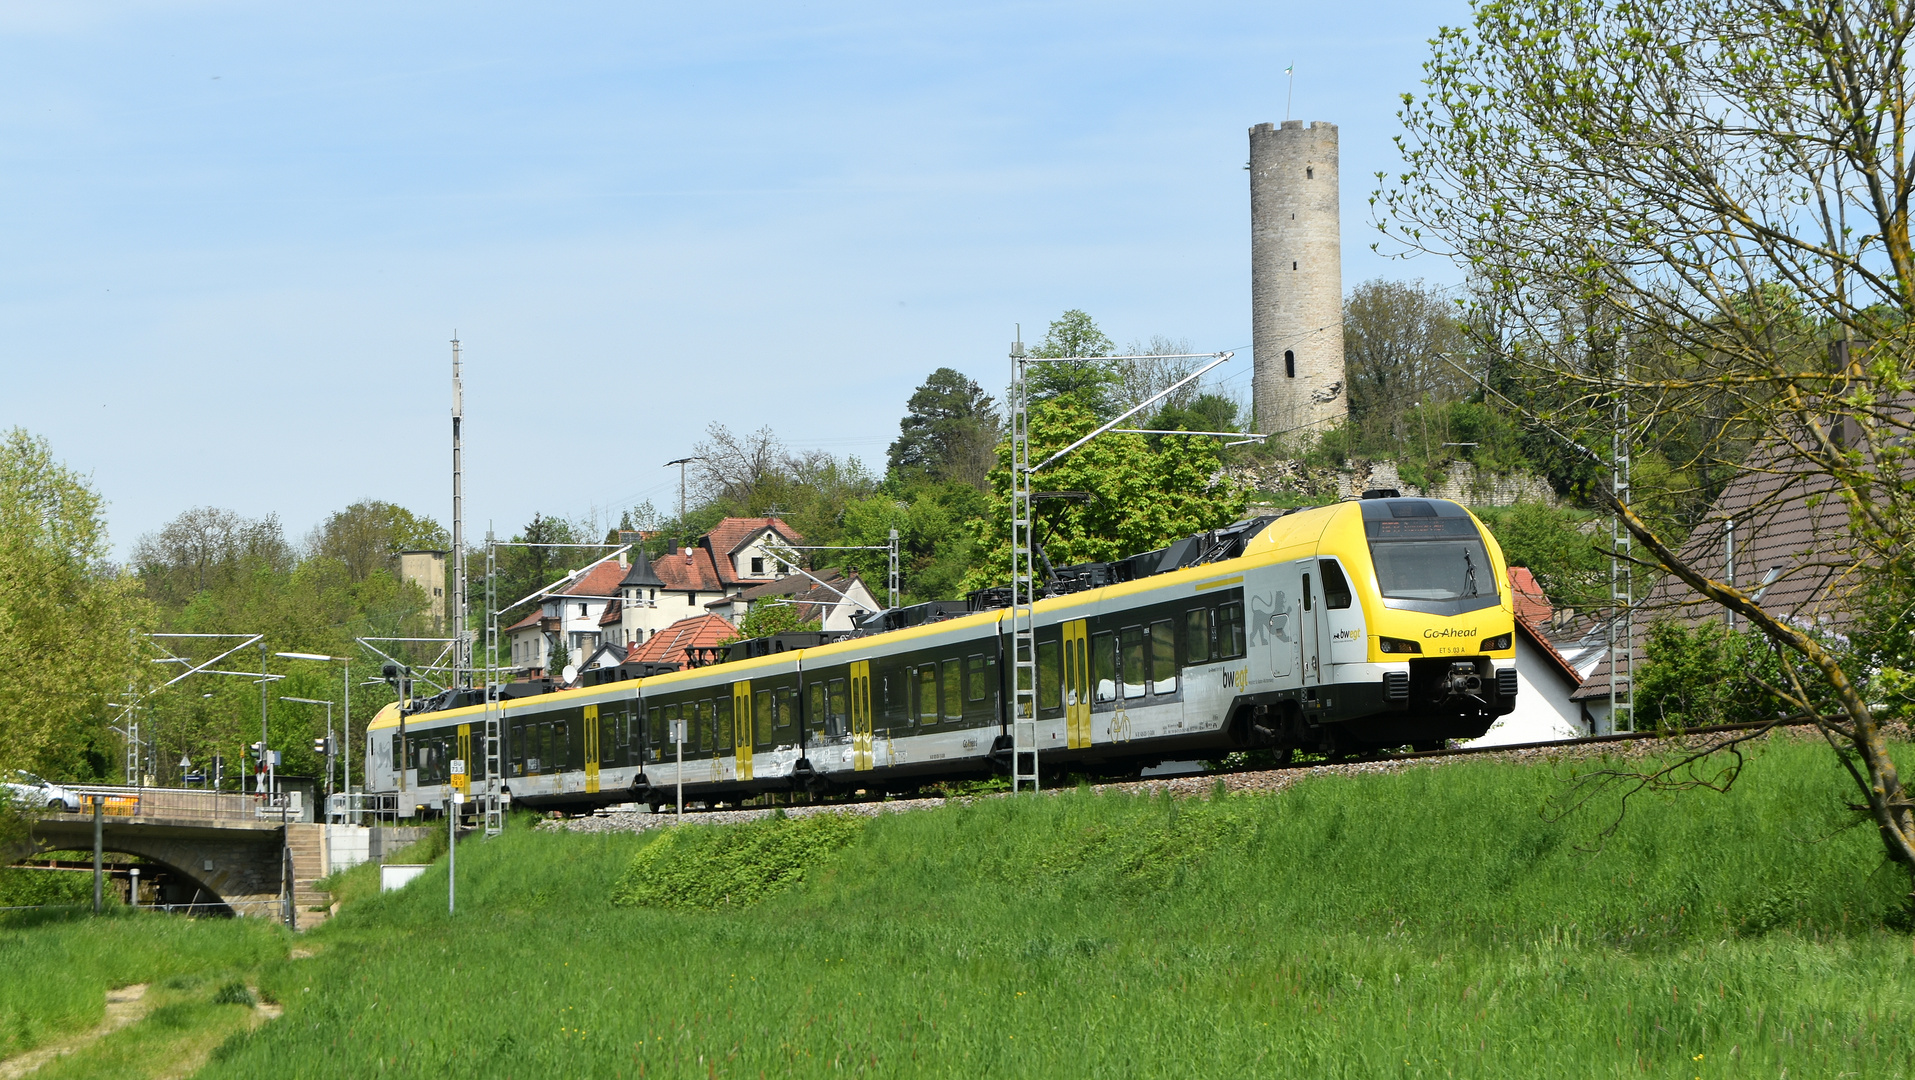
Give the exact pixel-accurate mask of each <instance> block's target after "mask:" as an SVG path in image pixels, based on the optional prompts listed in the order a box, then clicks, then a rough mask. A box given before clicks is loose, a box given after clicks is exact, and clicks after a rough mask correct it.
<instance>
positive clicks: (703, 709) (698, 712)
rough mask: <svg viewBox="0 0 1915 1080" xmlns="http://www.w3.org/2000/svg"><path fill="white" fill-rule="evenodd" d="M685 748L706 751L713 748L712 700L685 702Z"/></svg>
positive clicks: (700, 751)
mask: <svg viewBox="0 0 1915 1080" xmlns="http://www.w3.org/2000/svg"><path fill="white" fill-rule="evenodd" d="M685 743H686V746H685V748H686V749H687V750H695V751H697V752H699V753H701V754H702V753H704V752H705V751H707V750H710V749H711V702H709V701H687V702H686V703H685Z"/></svg>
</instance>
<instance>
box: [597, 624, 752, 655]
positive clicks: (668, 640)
mask: <svg viewBox="0 0 1915 1080" xmlns="http://www.w3.org/2000/svg"><path fill="white" fill-rule="evenodd" d="M737 636H738V630H737V628H735V627H733V626H732V625H731V624H730V623H728V622H726V621H725V620H724V619H722V618H720V617H719V616H717V615H694V616H692V617H691V618H689V619H680V620H678V621H677V622H675V623H673V624H671V625H670V626H667V627H666V628H665V629H663V630H660V631H658V632H657V633H655V634H653V635H652V636H651V640H649V641H647V642H645V644H643V645H640V646H638V647H637V648H634V649H633V650H631V651H630V652H629V653H627V654H626V656H625V659H626V661H627V662H628V663H634V662H638V661H645V660H650V661H657V662H663V663H679V664H682V663H684V662H685V661H686V659H687V658H688V653H689V650H697V649H711V648H716V647H717V646H718V644H719V643H720V642H724V641H729V640H731V639H732V638H735V637H737Z"/></svg>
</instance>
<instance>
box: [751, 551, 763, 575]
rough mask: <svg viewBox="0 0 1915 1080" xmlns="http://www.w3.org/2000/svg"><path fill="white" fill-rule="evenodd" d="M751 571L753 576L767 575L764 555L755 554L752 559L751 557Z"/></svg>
mask: <svg viewBox="0 0 1915 1080" xmlns="http://www.w3.org/2000/svg"><path fill="white" fill-rule="evenodd" d="M751 573H752V576H753V577H764V576H765V560H764V557H763V556H761V555H754V556H752V559H751Z"/></svg>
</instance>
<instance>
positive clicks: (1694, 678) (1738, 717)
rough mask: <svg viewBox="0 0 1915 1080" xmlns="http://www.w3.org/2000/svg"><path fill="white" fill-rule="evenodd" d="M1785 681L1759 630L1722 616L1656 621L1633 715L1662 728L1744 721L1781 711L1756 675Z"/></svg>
mask: <svg viewBox="0 0 1915 1080" xmlns="http://www.w3.org/2000/svg"><path fill="white" fill-rule="evenodd" d="M1758 679H1760V680H1761V681H1762V682H1766V683H1768V684H1769V685H1771V686H1778V685H1783V684H1784V682H1785V679H1784V676H1783V675H1782V673H1781V671H1780V668H1779V666H1778V665H1777V663H1776V660H1775V650H1774V648H1773V647H1772V646H1771V645H1770V644H1769V643H1768V641H1767V640H1766V639H1765V638H1763V637H1762V636H1761V635H1759V634H1745V633H1736V632H1733V631H1731V630H1729V628H1728V627H1727V626H1725V625H1723V624H1722V623H1720V622H1717V621H1714V620H1711V621H1709V622H1704V623H1697V624H1695V625H1693V626H1690V625H1685V624H1683V623H1678V622H1659V623H1657V624H1655V625H1654V626H1652V627H1650V629H1649V640H1648V642H1647V646H1646V648H1645V650H1644V662H1643V664H1642V667H1641V668H1640V669H1639V670H1638V671H1637V672H1636V718H1637V723H1639V724H1655V725H1656V726H1657V727H1658V728H1659V729H1662V730H1677V729H1681V728H1694V727H1706V726H1708V725H1711V724H1743V723H1752V722H1754V721H1758V720H1763V719H1767V718H1769V717H1773V716H1775V715H1776V714H1777V713H1780V712H1783V711H1784V706H1783V703H1782V702H1781V700H1779V699H1778V698H1777V697H1776V696H1775V695H1773V694H1771V693H1769V692H1768V691H1767V690H1764V689H1763V688H1762V686H1761V685H1760V683H1758V682H1757V681H1756V680H1758Z"/></svg>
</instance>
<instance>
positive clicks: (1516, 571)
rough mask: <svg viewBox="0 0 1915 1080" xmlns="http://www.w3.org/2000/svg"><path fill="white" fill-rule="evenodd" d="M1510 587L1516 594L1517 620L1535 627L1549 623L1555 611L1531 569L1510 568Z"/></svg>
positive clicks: (1521, 567) (1522, 567) (1525, 567)
mask: <svg viewBox="0 0 1915 1080" xmlns="http://www.w3.org/2000/svg"><path fill="white" fill-rule="evenodd" d="M1509 587H1510V591H1511V592H1513V593H1515V594H1516V595H1515V600H1516V617H1517V618H1519V619H1523V620H1525V621H1526V622H1528V623H1529V624H1530V625H1531V626H1535V627H1541V626H1543V625H1544V624H1546V623H1548V622H1549V616H1550V614H1551V612H1553V611H1554V610H1555V609H1554V608H1553V607H1552V606H1551V605H1550V603H1549V597H1547V596H1544V595H1543V587H1542V586H1541V585H1540V584H1538V583H1537V581H1536V575H1535V574H1532V573H1530V572H1529V567H1527V566H1512V567H1510V568H1509Z"/></svg>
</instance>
